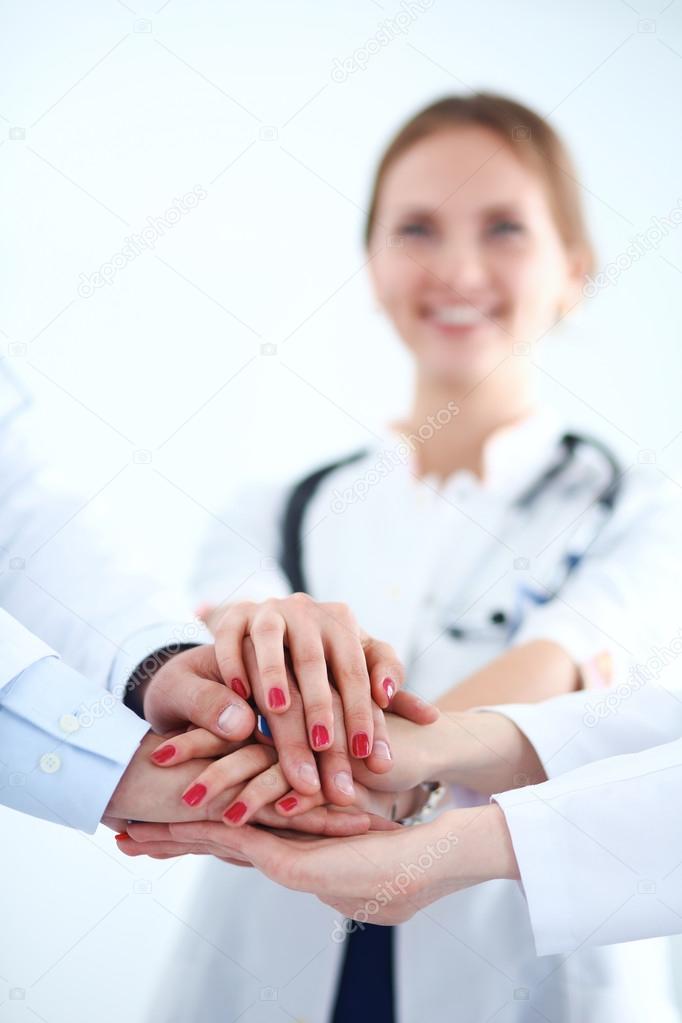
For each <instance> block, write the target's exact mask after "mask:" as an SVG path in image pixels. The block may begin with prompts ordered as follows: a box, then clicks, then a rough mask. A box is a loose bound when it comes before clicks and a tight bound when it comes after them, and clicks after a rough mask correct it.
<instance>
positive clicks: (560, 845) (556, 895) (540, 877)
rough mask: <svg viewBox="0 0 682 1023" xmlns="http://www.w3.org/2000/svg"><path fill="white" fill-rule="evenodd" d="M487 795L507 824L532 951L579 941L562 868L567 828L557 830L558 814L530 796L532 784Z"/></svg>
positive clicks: (573, 901) (570, 893)
mask: <svg viewBox="0 0 682 1023" xmlns="http://www.w3.org/2000/svg"><path fill="white" fill-rule="evenodd" d="M490 798H491V802H496V803H497V804H498V805H499V806H500V808H501V809H502V812H503V813H504V816H505V819H506V822H507V827H508V828H509V834H510V836H511V841H512V845H513V847H514V854H515V856H516V862H517V863H518V866H519V874H520V876H521V887H522V889H523V892H524V894H525V897H526V902H527V903H528V913H529V916H530V921H531V927H532V929H533V937H534V940H535V950H536V952H537V954H538V955H539V956H542V955H549V954H551V953H553V952H556V951H565V950H568V949H574V948H575V947H576V946H577V945H578V944H579V942H578V940H577V938H576V935H575V934H574V933H573V931H572V929H571V926H570V921H571V920H572V919H573V916H574V908H575V904H576V898H578V893H575V892H574V891H573V890H572V888H571V886H570V884H568V883H567V881H566V879H565V878H564V877H562V871H561V864H562V863H564V862H565V860H566V838H567V835H566V830H567V829H566V828H564V829H563V830H562V831H561V833H558V829H557V826H556V818H557V814H556V813H555V811H553V810H551V809H549V808H548V807H547V806H546V805H545V804H544V803H543V801H542V800H541V799H540V798H539V797H538V796H534V795H533V787H529V788H524V789H515V790H512V791H510V792H502V793H498V794H496V795H493V796H491V797H490ZM580 897H581V898H584V894H583V895H582V896H580Z"/></svg>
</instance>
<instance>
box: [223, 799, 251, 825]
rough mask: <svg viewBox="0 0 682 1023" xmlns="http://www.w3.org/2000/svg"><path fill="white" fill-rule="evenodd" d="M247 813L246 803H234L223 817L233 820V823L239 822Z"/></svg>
mask: <svg viewBox="0 0 682 1023" xmlns="http://www.w3.org/2000/svg"><path fill="white" fill-rule="evenodd" d="M245 813H246V803H233V804H232V806H231V807H230V808H229V810H226V811H225V813H224V814H223V817H224V818H225V819H226V820H228V821H231V822H232V824H237V823H238V822H239V821H240V820H241V819H242V817H243V816H244V814H245Z"/></svg>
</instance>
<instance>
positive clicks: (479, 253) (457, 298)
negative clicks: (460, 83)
mask: <svg viewBox="0 0 682 1023" xmlns="http://www.w3.org/2000/svg"><path fill="white" fill-rule="evenodd" d="M369 251H370V255H371V256H372V257H373V258H372V259H371V261H370V264H369V266H370V274H371V278H372V284H373V287H374V291H375V294H376V297H377V299H378V301H379V303H380V305H381V306H382V308H383V309H384V311H385V312H386V313H387V315H388V316H389V318H390V319H391V320H392V322H393V324H394V326H395V328H396V330H397V331H398V333H399V334H400V336H401V337H402V338H403V340H404V341H405V343H406V344H407V346H408V347H409V348H410V349H411V351H412V352H413V353H414V355H415V357H416V359H417V361H418V364H419V368H420V371H421V372H422V373H423V374H424V375H425V376H426V377H427V378H429V379H432V380H437V381H439V382H440V383H444V384H450V385H453V384H455V385H456V384H461V385H465V386H466V385H467V384H468V383H470V382H472V381H475V380H479V379H481V377H482V376H484V375H485V374H486V373H488V372H490V371H491V370H492V369H493V368H494V367H495V366H496V365H498V364H499V363H500V362H501V361H502V360H503V359H504V358H505V357H506V356H508V355H511V354H513V353H514V345H515V344H516V343H518V342H526V343H532V342H533V341H535V340H537V339H538V338H540V337H541V336H542V335H543V334H544V333H545V332H546V331H547V330H548V329H549V328H550V327H551V326H552V324H553V323H555V322H556V320H557V317H558V315H560V311H562V310H566V309H567V308H568V307H569V306H570V305H571V304H573V303H574V302H575V301H576V300H577V298H578V296H579V288H580V284H581V282H582V275H583V273H584V267H583V266H582V265H580V261H579V260H578V259H577V258H571V257H570V256H569V254H568V252H567V251H566V248H565V246H564V244H563V241H562V239H561V237H560V235H559V232H558V229H557V226H556V223H555V221H554V217H553V215H552V212H551V209H550V206H549V201H548V197H547V194H546V190H545V186H544V184H543V182H542V181H541V180H540V178H539V177H538V176H537V175H536V174H534V173H533V172H532V171H531V170H530V169H528V168H527V167H526V166H524V164H522V163H521V162H520V160H518V159H517V157H516V156H515V154H514V151H513V148H512V146H511V145H510V144H507V143H506V142H505V141H504V140H503V139H502V138H501V137H500V136H498V135H497V134H495V133H494V132H492V131H489V130H488V129H486V128H482V127H478V126H471V127H469V126H467V127H461V128H459V127H458V128H448V129H444V130H443V131H440V132H438V133H437V134H434V135H431V136H430V137H428V138H426V139H424V140H423V141H421V142H418V143H415V145H414V146H412V147H411V148H410V149H409V150H407V151H406V152H405V153H403V155H402V156H400V157H399V158H398V159H397V160H396V161H395V163H394V164H393V165H392V166H391V167H390V169H389V170H388V172H387V173H386V175H385V177H384V181H383V183H382V186H381V190H380V195H379V199H378V204H377V211H376V221H375V227H374V230H373V233H372V238H371V240H370V246H369ZM521 351H525V349H521ZM516 352H517V353H518V352H519V349H516Z"/></svg>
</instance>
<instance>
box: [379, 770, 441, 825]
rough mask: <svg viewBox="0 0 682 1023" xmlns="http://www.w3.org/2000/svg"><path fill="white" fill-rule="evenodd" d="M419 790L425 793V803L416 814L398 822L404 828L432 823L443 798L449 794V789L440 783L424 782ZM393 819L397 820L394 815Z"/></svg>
mask: <svg viewBox="0 0 682 1023" xmlns="http://www.w3.org/2000/svg"><path fill="white" fill-rule="evenodd" d="M417 788H419V789H420V790H421V791H422V792H423V794H424V802H423V803H422V805H421V807H420V808H419V810H417V811H416V812H415V813H413V814H410V816H409V817H403V818H402V819H401V820H399V821H398V824H402V825H403V827H412V825H413V824H426V822H427V821H430V820H431V819H432V817H433V816H434V810H435V809H436V807H437V806H438V805H439V804H440V803H441V802H442V801H443V797H444V795H445V793H446V792H447V787H446V786H445V785H443V784H442V783H441V782H439V781H427V782H423V783H422V784H421V785H418V786H417ZM391 819H392V820H395V817H394V815H393V814H391Z"/></svg>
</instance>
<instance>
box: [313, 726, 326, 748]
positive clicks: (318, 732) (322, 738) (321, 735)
mask: <svg viewBox="0 0 682 1023" xmlns="http://www.w3.org/2000/svg"><path fill="white" fill-rule="evenodd" d="M312 734H313V746H314V747H315V749H320V747H321V746H328V745H329V732H328V731H327V729H326V727H325V726H324V725H313V733H312Z"/></svg>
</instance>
